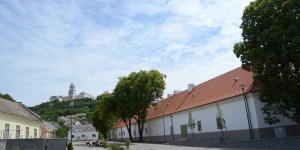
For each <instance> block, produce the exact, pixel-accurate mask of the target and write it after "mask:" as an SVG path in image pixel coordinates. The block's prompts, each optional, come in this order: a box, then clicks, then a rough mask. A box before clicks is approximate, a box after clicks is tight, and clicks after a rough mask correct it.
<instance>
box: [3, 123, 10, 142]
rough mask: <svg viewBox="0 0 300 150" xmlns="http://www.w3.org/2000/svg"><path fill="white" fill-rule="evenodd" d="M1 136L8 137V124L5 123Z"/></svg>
mask: <svg viewBox="0 0 300 150" xmlns="http://www.w3.org/2000/svg"><path fill="white" fill-rule="evenodd" d="M3 136H4V137H3V138H4V139H8V138H9V124H5V131H4V134H3Z"/></svg>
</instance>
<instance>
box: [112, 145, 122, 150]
mask: <svg viewBox="0 0 300 150" xmlns="http://www.w3.org/2000/svg"><path fill="white" fill-rule="evenodd" d="M109 148H111V150H125V148H124V147H120V146H119V145H117V144H110V145H109Z"/></svg>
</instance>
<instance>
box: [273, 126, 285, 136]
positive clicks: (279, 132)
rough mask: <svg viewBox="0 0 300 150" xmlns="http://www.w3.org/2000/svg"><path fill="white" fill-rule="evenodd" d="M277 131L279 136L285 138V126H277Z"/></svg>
mask: <svg viewBox="0 0 300 150" xmlns="http://www.w3.org/2000/svg"><path fill="white" fill-rule="evenodd" d="M275 133H276V136H277V138H285V137H286V134H285V128H284V127H275Z"/></svg>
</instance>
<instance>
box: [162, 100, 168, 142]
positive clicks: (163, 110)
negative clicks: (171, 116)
mask: <svg viewBox="0 0 300 150" xmlns="http://www.w3.org/2000/svg"><path fill="white" fill-rule="evenodd" d="M168 106H169V103H167V106H166V107H168ZM166 107H165V108H166ZM165 108H164V109H162V113H163V126H164V138H165V143H166V142H167V139H166V130H165Z"/></svg>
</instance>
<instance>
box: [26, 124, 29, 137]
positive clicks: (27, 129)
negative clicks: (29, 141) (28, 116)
mask: <svg viewBox="0 0 300 150" xmlns="http://www.w3.org/2000/svg"><path fill="white" fill-rule="evenodd" d="M26 138H29V127H26Z"/></svg>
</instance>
